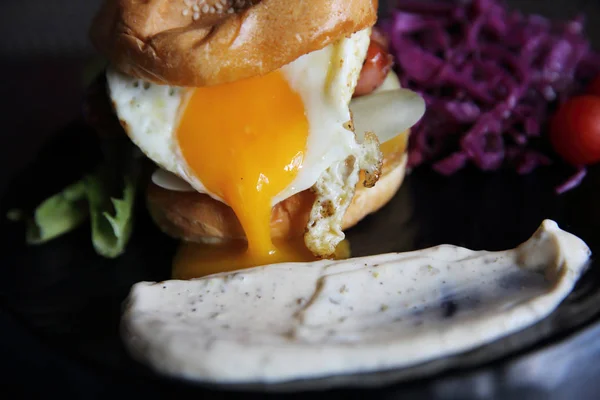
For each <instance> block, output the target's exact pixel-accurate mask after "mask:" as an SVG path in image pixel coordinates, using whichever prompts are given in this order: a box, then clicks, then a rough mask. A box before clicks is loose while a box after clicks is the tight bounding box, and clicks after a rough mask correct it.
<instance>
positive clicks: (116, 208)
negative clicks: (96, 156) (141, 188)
mask: <svg viewBox="0 0 600 400" xmlns="http://www.w3.org/2000/svg"><path fill="white" fill-rule="evenodd" d="M135 190H136V188H135V180H134V179H132V177H125V179H124V184H123V191H122V192H123V193H122V196H121V197H110V196H109V192H108V190H106V185H105V184H104V182H103V180H102V174H94V175H90V176H88V177H87V179H86V192H87V199H88V203H89V211H90V220H91V226H92V243H93V245H94V249H95V250H96V252H97V253H98V254H100V255H102V256H104V257H107V258H115V257H118V256H119V255H121V254H122V253H123V251H124V250H125V246H126V244H127V242H128V241H129V238H130V236H131V231H132V228H133V206H134V203H135V201H134V200H135Z"/></svg>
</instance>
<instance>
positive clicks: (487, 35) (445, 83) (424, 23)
mask: <svg viewBox="0 0 600 400" xmlns="http://www.w3.org/2000/svg"><path fill="white" fill-rule="evenodd" d="M379 26H380V28H381V29H382V30H383V31H384V33H385V34H386V36H387V37H388V39H389V41H390V50H391V52H392V53H393V54H394V56H395V62H396V65H395V70H396V72H397V73H398V76H399V78H400V81H401V83H402V85H403V86H404V87H407V88H410V89H412V90H414V91H416V92H418V93H420V94H421V95H422V96H423V97H424V99H425V101H426V104H427V111H426V113H425V116H424V117H423V118H422V119H421V120H420V121H419V123H418V124H417V125H415V126H414V127H413V128H412V133H411V136H410V142H409V153H408V154H409V161H408V162H409V166H410V167H416V166H418V165H421V164H430V165H431V166H432V168H433V169H434V170H435V171H437V172H438V173H440V174H444V175H451V174H453V173H455V172H457V171H458V170H460V169H462V168H464V167H465V166H467V165H468V164H471V165H474V166H475V167H476V168H479V169H480V170H484V171H490V170H496V169H499V168H501V167H509V168H512V169H514V170H515V171H516V172H517V173H519V174H527V173H529V172H531V171H533V170H534V169H535V168H537V167H538V166H540V165H548V164H551V163H552V162H553V160H555V159H557V156H556V155H555V154H554V152H553V151H552V149H551V147H550V146H549V143H548V141H547V140H545V138H544V135H543V133H544V130H545V123H546V122H545V121H547V118H548V117H549V115H550V114H551V113H552V112H553V110H554V109H555V108H556V106H557V104H560V103H561V102H563V101H564V100H566V99H567V98H569V97H570V96H572V95H574V94H576V93H578V92H579V91H580V90H582V88H583V85H584V84H585V83H587V82H588V81H589V80H590V79H591V78H593V77H594V76H595V74H596V73H597V72H599V71H600V56H599V55H598V54H597V53H595V52H594V51H593V50H592V49H591V46H590V43H589V41H588V40H587V39H586V37H585V36H584V34H583V30H584V20H583V18H581V17H579V18H576V19H573V20H569V21H564V22H556V21H550V20H548V19H546V18H544V17H541V16H539V15H524V14H522V13H519V12H516V11H511V10H509V9H508V8H507V7H506V6H505V4H504V3H503V2H502V1H500V0H470V1H459V0H447V1H441V0H400V1H398V2H397V5H396V7H395V9H394V11H392V14H391V17H390V18H387V19H385V20H382V21H380V24H379ZM573 167H574V169H575V170H576V172H575V173H574V175H573V176H572V177H571V178H569V179H568V180H567V181H566V182H564V183H563V184H561V185H559V186H558V187H557V188H556V191H557V192H559V193H561V192H564V191H566V190H570V189H572V188H573V187H575V186H577V185H578V184H579V183H580V182H581V180H582V179H583V177H584V176H585V168H584V167H582V166H573Z"/></svg>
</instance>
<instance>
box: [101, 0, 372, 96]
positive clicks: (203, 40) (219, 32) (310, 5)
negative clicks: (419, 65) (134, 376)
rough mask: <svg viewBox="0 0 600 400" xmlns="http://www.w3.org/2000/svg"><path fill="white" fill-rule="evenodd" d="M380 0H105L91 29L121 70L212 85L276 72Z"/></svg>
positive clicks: (360, 24)
mask: <svg viewBox="0 0 600 400" xmlns="http://www.w3.org/2000/svg"><path fill="white" fill-rule="evenodd" d="M377 3H378V0H302V1H299V0H146V1H140V0H105V2H104V4H103V6H102V8H101V9H100V11H99V12H98V14H97V15H96V17H95V19H94V21H93V23H92V27H91V31H90V35H91V40H92V43H93V44H94V46H95V47H96V48H97V49H98V50H99V51H100V52H102V53H103V54H104V55H105V56H107V57H108V59H109V60H110V62H111V63H112V64H113V65H114V66H115V67H116V68H117V69H119V70H121V72H123V73H125V74H128V75H131V76H133V77H137V78H141V79H145V80H148V81H150V82H154V83H157V84H169V85H175V86H196V87H198V86H209V85H216V84H221V83H227V82H231V81H235V80H239V79H243V78H248V77H251V76H256V75H263V74H266V73H268V72H271V71H274V70H276V69H278V68H280V67H282V66H284V65H286V64H288V63H290V62H292V61H294V60H295V59H297V58H298V57H300V56H302V55H304V54H306V53H309V52H311V51H315V50H319V49H321V48H323V47H325V46H327V45H328V44H330V43H332V42H334V41H336V40H337V39H339V38H341V37H343V36H348V35H350V34H352V33H354V32H357V31H359V30H362V29H365V28H368V27H370V26H372V25H374V24H375V22H376V20H377V5H378V4H377Z"/></svg>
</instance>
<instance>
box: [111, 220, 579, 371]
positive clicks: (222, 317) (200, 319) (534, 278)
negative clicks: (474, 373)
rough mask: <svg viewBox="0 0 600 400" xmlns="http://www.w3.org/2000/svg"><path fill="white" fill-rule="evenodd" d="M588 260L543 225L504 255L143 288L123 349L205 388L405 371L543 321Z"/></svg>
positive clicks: (262, 270) (565, 236)
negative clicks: (217, 384) (202, 383)
mask: <svg viewBox="0 0 600 400" xmlns="http://www.w3.org/2000/svg"><path fill="white" fill-rule="evenodd" d="M590 254H591V253H590V250H589V248H588V247H587V245H586V244H585V243H584V242H583V241H582V240H581V239H579V238H577V237H576V236H574V235H572V234H570V233H567V232H565V231H563V230H561V229H560V228H559V227H558V226H557V224H556V223H555V222H553V221H550V220H545V221H544V222H543V223H542V224H541V226H540V228H539V229H538V230H537V231H536V232H535V234H534V235H533V236H532V237H531V238H530V239H529V240H528V241H527V242H525V243H523V244H522V245H520V246H518V247H517V248H515V249H512V250H507V251H499V252H488V251H472V250H468V249H465V248H461V247H456V246H450V245H442V246H437V247H433V248H429V249H425V250H420V251H413V252H407V253H393V254H383V255H376V256H369V257H362V258H353V259H349V260H344V261H329V260H324V261H318V262H314V263H288V264H276V265H270V266H264V267H257V268H253V269H248V270H243V271H239V272H234V273H223V274H217V275H212V276H209V277H205V278H201V279H196V280H191V281H177V280H171V281H165V282H159V283H151V282H140V283H138V284H136V285H134V287H133V288H132V290H131V293H130V296H129V298H128V300H127V304H126V309H125V313H124V315H123V319H122V323H123V339H124V341H125V343H126V345H127V347H128V348H129V350H130V351H131V352H132V354H133V355H134V356H136V358H138V359H139V360H141V361H142V362H144V363H146V364H148V365H149V366H151V367H152V368H154V369H155V370H157V371H159V372H162V373H165V374H168V375H172V376H177V377H183V378H187V379H192V380H197V381H205V382H220V383H251V382H281V381H287V380H295V379H303V378H317V377H323V376H329V375H334V374H345V373H357V372H372V371H376V370H382V369H390V368H400V367H406V366H410V365H414V364H417V363H421V362H425V361H428V360H432V359H434V358H439V357H442V356H447V355H450V354H455V353H457V352H461V351H465V350H469V349H472V348H474V347H477V346H480V345H483V344H485V343H488V342H490V341H492V340H494V339H497V338H499V337H501V336H504V335H507V334H509V333H512V332H515V331H517V330H520V329H523V328H525V327H527V326H529V325H532V324H533V323H535V322H537V321H539V320H540V319H542V318H544V317H545V316H547V315H548V314H549V313H550V312H552V311H553V310H554V309H555V308H556V307H557V306H558V304H559V303H560V302H561V301H562V300H563V299H564V298H565V297H566V296H567V295H568V294H569V293H570V291H571V290H572V288H573V286H574V284H575V282H576V281H577V279H578V278H579V277H580V275H581V274H582V273H583V271H584V270H585V267H586V265H587V261H588V260H589V257H590Z"/></svg>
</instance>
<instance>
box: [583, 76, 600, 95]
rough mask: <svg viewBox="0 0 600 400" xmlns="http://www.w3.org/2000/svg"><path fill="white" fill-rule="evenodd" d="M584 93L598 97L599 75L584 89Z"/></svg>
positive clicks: (599, 92)
mask: <svg viewBox="0 0 600 400" xmlns="http://www.w3.org/2000/svg"><path fill="white" fill-rule="evenodd" d="M586 93H588V94H593V95H594V96H600V74H598V76H596V77H595V78H594V79H593V80H592V81H591V82H590V84H589V85H588V86H587V88H586Z"/></svg>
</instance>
